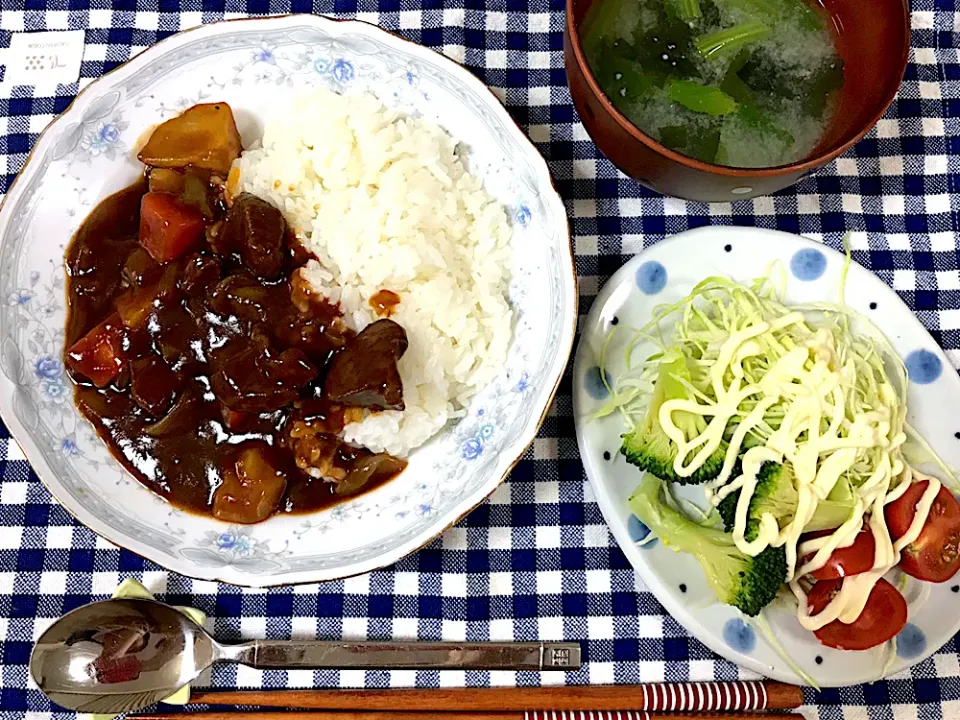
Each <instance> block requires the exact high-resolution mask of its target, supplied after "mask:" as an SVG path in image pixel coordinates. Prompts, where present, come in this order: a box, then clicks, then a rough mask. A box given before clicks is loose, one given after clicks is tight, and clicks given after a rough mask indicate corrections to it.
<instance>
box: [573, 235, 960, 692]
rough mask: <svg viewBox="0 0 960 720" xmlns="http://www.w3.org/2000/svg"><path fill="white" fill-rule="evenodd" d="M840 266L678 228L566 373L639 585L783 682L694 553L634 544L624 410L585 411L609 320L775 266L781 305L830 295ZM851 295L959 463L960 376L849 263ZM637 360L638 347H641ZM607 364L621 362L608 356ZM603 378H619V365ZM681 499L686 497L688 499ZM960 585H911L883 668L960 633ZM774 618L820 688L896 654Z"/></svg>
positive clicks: (642, 530)
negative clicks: (706, 283) (842, 644)
mask: <svg viewBox="0 0 960 720" xmlns="http://www.w3.org/2000/svg"><path fill="white" fill-rule="evenodd" d="M843 264H844V257H843V256H842V255H841V254H840V253H838V252H836V251H835V250H832V249H830V248H828V247H825V246H823V245H821V244H819V243H816V242H814V241H812V240H808V239H806V238H802V237H798V236H795V235H790V234H787V233H782V232H776V231H772V230H760V229H752V228H751V229H744V228H734V227H710V228H701V229H697V230H691V231H689V232H684V233H681V234H679V235H677V236H675V237H673V238H671V239H669V240H666V241H664V242H661V243H657V244H656V245H654V246H652V247H650V248H647V249H646V250H644V251H643V252H641V253H640V254H639V255H637V256H636V257H634V258H633V259H631V260H630V261H629V262H628V263H627V264H626V265H624V266H623V267H622V268H621V269H620V270H618V271H617V273H616V274H615V275H614V276H613V277H612V278H610V281H609V282H608V283H607V284H606V286H605V287H604V288H603V289H602V290H601V292H600V294H599V295H598V296H597V299H596V301H595V303H594V305H593V308H592V309H591V312H590V315H589V316H588V317H587V319H586V322H585V323H584V324H583V325H582V327H581V331H582V335H581V339H580V344H579V347H578V349H577V355H576V361H575V364H574V371H573V372H574V394H573V406H574V416H575V419H576V427H577V442H578V443H579V447H580V454H581V456H582V458H583V463H584V467H585V469H586V473H587V477H588V478H589V480H590V484H591V485H592V486H593V490H594V492H595V494H596V497H597V502H598V503H599V504H600V509H601V510H602V511H603V516H604V518H605V519H606V521H607V523H608V524H609V525H610V527H611V528H612V530H613V534H614V536H615V537H616V539H617V542H618V543H619V544H620V547H621V548H622V549H623V551H624V553H625V554H626V556H627V558H628V559H629V560H630V562H631V564H632V565H633V566H634V568H636V570H637V572H638V573H639V574H640V576H641V578H642V579H643V581H644V583H645V584H646V585H647V587H648V588H650V590H651V591H652V592H653V594H654V595H656V597H657V599H658V600H659V601H660V602H661V603H662V604H663V606H664V607H665V608H666V609H667V611H668V612H669V613H670V614H671V615H673V616H674V617H675V618H676V619H677V621H678V622H680V624H682V625H683V626H684V627H685V628H686V629H687V630H688V631H689V632H690V633H691V634H693V635H694V636H696V637H697V639H699V640H700V641H701V642H703V643H704V644H705V645H707V646H708V647H709V648H710V649H712V650H713V651H714V652H716V653H718V654H719V655H722V656H723V657H725V658H727V659H728V660H731V661H733V662H735V663H738V664H740V665H742V666H744V667H746V668H749V669H751V670H754V671H756V672H758V673H761V674H763V675H767V676H769V677H772V678H775V679H778V680H783V681H786V682H794V683H800V682H802V680H801V678H800V677H799V676H798V674H797V673H796V672H794V670H793V669H792V668H791V666H790V664H789V663H788V662H787V661H786V660H785V659H784V658H783V657H782V656H781V655H780V654H778V652H777V651H776V650H775V649H774V648H773V647H772V646H771V645H770V643H769V642H768V641H767V640H766V639H765V637H764V635H763V633H762V632H760V631H759V630H758V629H757V628H756V627H755V626H754V625H753V624H752V623H750V622H745V620H747V619H746V618H744V616H742V615H741V614H740V613H739V611H737V610H736V609H734V608H732V607H729V606H727V605H722V604H720V603H719V602H717V601H716V598H715V596H714V594H713V591H712V590H711V589H710V588H709V586H708V585H707V583H706V579H705V577H704V574H703V572H702V570H701V569H700V566H699V565H698V564H697V562H696V560H695V559H694V558H693V557H691V556H690V555H687V554H684V553H675V552H673V551H672V550H671V549H668V548H666V547H664V545H663V543H662V542H659V541H656V540H655V541H653V542H651V543H648V544H643V545H638V541H639V540H641V539H643V538H645V537H646V535H647V534H648V533H649V529H648V528H646V527H645V526H644V525H643V524H642V523H640V522H639V520H638V519H637V518H636V517H635V516H633V515H632V514H631V512H630V510H629V508H628V506H627V499H628V498H629V497H630V495H631V494H632V493H633V491H634V490H635V489H636V487H637V485H638V484H639V483H640V480H641V478H642V473H641V472H640V471H638V470H637V468H635V467H633V466H632V465H629V464H627V462H626V460H625V459H624V458H623V456H622V455H620V453H619V449H620V435H621V433H623V432H624V430H625V428H626V426H625V423H624V422H623V420H622V419H621V418H620V416H619V414H614V415H611V416H608V417H605V418H603V419H602V420H591V419H589V416H590V415H591V414H593V413H594V412H595V411H596V410H597V408H599V407H600V406H601V405H602V404H603V402H604V401H605V400H606V390H605V388H604V386H603V383H602V382H601V381H600V375H599V365H598V363H599V356H600V349H601V346H602V344H603V341H604V339H605V338H606V337H607V335H608V333H609V332H610V330H611V328H612V327H613V326H614V325H616V324H619V325H621V326H626V327H641V326H642V325H644V324H646V323H647V322H648V321H649V320H650V317H651V313H652V311H653V308H654V307H655V306H657V305H660V304H667V303H673V302H676V301H678V300H681V299H682V298H683V297H685V296H686V295H687V293H689V291H690V290H691V289H692V288H693V286H694V285H695V284H696V283H698V282H699V281H701V280H703V279H704V278H706V277H708V276H710V275H724V276H728V277H731V278H733V279H734V280H737V281H740V282H747V281H750V280H753V279H754V278H757V277H763V276H765V275H766V274H767V273H768V272H769V270H770V268H771V266H774V267H779V268H780V271H782V272H784V273H786V276H787V286H786V301H787V303H788V304H789V303H803V302H814V301H836V300H837V298H838V292H839V288H840V276H841V271H842V269H843ZM846 302H847V304H848V305H849V306H850V307H852V308H853V309H855V310H857V311H859V312H861V313H862V314H863V315H865V316H866V317H868V318H869V319H870V320H872V321H873V322H874V323H876V325H877V327H879V329H880V330H881V331H882V332H883V333H884V334H885V335H886V336H887V338H888V339H889V340H890V342H891V343H892V344H893V347H894V349H895V350H896V352H897V353H899V354H900V355H901V357H903V358H904V360H905V362H906V365H907V369H908V373H909V375H910V382H909V387H908V390H907V396H908V401H907V402H908V414H907V419H908V422H910V423H911V424H912V425H913V426H914V427H915V428H917V429H918V430H919V431H920V433H921V434H922V435H923V437H924V438H926V440H927V441H928V442H929V443H930V444H931V445H932V446H933V448H934V449H935V450H936V451H937V452H938V453H939V454H940V456H941V457H942V458H943V459H944V461H945V462H946V463H947V465H949V466H950V467H960V441H958V440H957V438H956V437H954V433H956V432H958V431H960V415H958V414H957V411H956V409H957V408H958V407H960V379H958V376H957V373H956V372H955V371H954V370H953V368H952V367H951V366H950V363H949V361H948V360H947V358H946V356H945V355H944V353H943V351H942V350H941V349H940V348H939V347H938V346H937V344H936V342H934V340H933V338H931V337H930V335H929V333H927V331H926V330H925V329H924V328H923V326H922V325H921V324H920V323H919V322H918V320H917V319H916V318H915V317H914V315H913V313H912V312H911V311H910V309H909V308H907V306H906V305H904V304H903V302H902V301H901V300H900V299H899V298H898V297H897V295H896V294H895V293H894V292H893V291H892V290H891V289H890V288H889V287H887V285H885V284H884V283H883V282H882V281H881V280H880V279H879V278H877V277H876V276H874V275H873V274H872V273H870V272H869V271H868V270H866V269H864V268H863V267H861V266H859V265H857V264H856V263H854V264H853V265H852V266H851V267H850V270H849V274H848V276H847V280H846ZM854 329H856V327H854ZM651 347H652V346H651ZM636 356H637V357H644V356H645V354H644V353H643V352H642V350H638V351H637V355H636ZM608 362H613V363H616V362H617V359H616V358H614V357H611V358H608ZM620 362H621V364H622V360H620ZM610 375H611V376H615V375H616V368H615V367H614V369H613V372H611V373H610ZM931 472H933V474H938V473H937V472H936V471H935V470H933V469H931ZM940 474H941V475H942V473H940ZM684 492H685V493H697V492H699V499H700V501H701V504H702V501H703V495H702V490H698V489H697V488H685V489H684ZM688 497H690V498H691V499H693V498H694V497H695V494H690V495H688ZM958 583H960V577H956V578H954V579H953V580H952V581H949V582H947V583H942V584H939V585H932V584H929V583H919V582H916V581H912V582H911V583H910V584H909V585H908V590H907V591H906V599H907V602H908V607H909V619H908V624H907V626H906V628H905V629H904V630H903V632H901V633H900V635H899V636H898V638H897V643H896V654H895V656H894V657H893V658H892V662H891V663H890V664H889V667H888V668H887V669H886V671H887V674H895V673H897V672H899V671H901V670H904V669H906V668H908V667H910V666H911V665H913V664H915V663H917V662H919V661H920V660H922V659H924V658H926V657H927V656H928V655H930V654H931V653H934V652H936V651H937V650H938V649H939V648H940V647H941V646H942V645H943V644H944V643H946V642H947V641H948V640H949V639H950V638H951V637H953V635H954V634H955V633H956V632H957V631H958V629H960V613H958V612H957V607H958V601H960V585H958ZM771 607H772V606H771ZM769 616H770V624H771V627H772V630H773V633H774V635H775V636H776V637H777V638H778V639H779V640H780V642H781V643H782V645H783V649H784V650H785V652H786V653H787V654H788V655H789V657H790V658H792V660H793V661H794V662H795V663H796V664H797V665H798V666H799V667H800V668H801V669H802V670H803V672H805V673H806V674H808V675H809V676H810V677H812V678H813V679H814V680H815V681H816V682H817V683H818V684H819V685H821V686H840V685H853V684H858V683H863V682H870V681H873V680H876V679H878V678H879V677H881V676H882V675H883V674H884V670H885V665H886V664H887V661H888V660H890V658H891V655H890V653H891V652H892V646H886V647H884V648H878V649H874V650H871V651H865V652H850V651H842V650H832V649H830V648H827V647H824V646H822V645H820V643H819V642H817V640H816V638H815V637H814V636H813V634H812V633H810V632H808V631H806V630H804V629H803V628H801V626H800V624H799V622H797V620H796V617H795V616H794V614H793V613H792V612H790V611H788V610H786V609H774V610H772V612H770V613H769Z"/></svg>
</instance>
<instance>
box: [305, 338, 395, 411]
mask: <svg viewBox="0 0 960 720" xmlns="http://www.w3.org/2000/svg"><path fill="white" fill-rule="evenodd" d="M406 350H407V333H406V332H405V331H404V329H403V328H402V327H400V326H399V325H397V324H396V323H395V322H393V320H377V321H376V322H375V323H371V324H370V325H368V326H367V327H365V328H364V329H363V331H361V332H360V334H359V335H357V336H356V337H355V338H353V340H351V341H350V342H348V343H347V346H346V347H345V348H344V349H343V350H341V351H340V352H339V353H337V355H335V356H334V358H333V361H332V362H331V363H330V370H329V371H328V372H327V378H326V380H325V381H324V384H323V390H324V393H325V394H326V396H327V398H328V399H329V400H330V401H331V402H335V403H341V404H343V405H349V406H350V407H362V408H368V409H370V410H403V384H402V383H401V381H400V372H399V371H398V370H397V361H398V360H399V359H400V358H401V357H402V356H403V353H405V352H406Z"/></svg>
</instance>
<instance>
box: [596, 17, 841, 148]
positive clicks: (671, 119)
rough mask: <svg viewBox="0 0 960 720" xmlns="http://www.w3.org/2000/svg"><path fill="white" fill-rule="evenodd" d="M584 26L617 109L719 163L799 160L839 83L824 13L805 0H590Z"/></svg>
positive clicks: (668, 141)
mask: <svg viewBox="0 0 960 720" xmlns="http://www.w3.org/2000/svg"><path fill="white" fill-rule="evenodd" d="M582 36H583V47H584V51H585V53H586V56H587V61H588V62H589V63H590V68H591V70H592V71H593V74H594V76H595V77H596V78H597V81H598V83H599V84H600V87H601V89H602V90H603V92H604V93H605V94H606V95H607V97H609V98H610V100H611V101H612V102H613V104H614V105H615V106H616V107H617V109H618V110H620V112H622V113H623V114H624V115H626V116H627V117H628V118H629V119H630V121H631V122H633V123H634V124H635V125H636V126H637V127H638V128H640V129H641V130H642V131H643V132H645V133H647V134H648V135H651V136H652V137H654V138H655V139H656V140H657V141H659V142H660V143H662V144H663V145H666V146H667V147H669V148H671V149H673V150H676V151H677V152H680V153H683V154H684V155H687V156H689V157H692V158H695V159H697V160H701V161H703V162H708V163H716V164H718V165H730V166H733V167H773V166H776V165H786V164H789V163H792V162H796V161H798V160H802V159H803V158H805V157H806V156H807V155H809V154H810V152H811V151H812V150H813V148H814V147H815V146H816V145H817V143H818V142H819V141H820V139H821V137H822V136H823V134H824V131H825V130H826V128H827V126H828V124H829V123H830V120H831V119H832V116H833V111H834V109H835V106H836V101H835V100H836V95H837V93H836V90H838V89H839V88H840V87H841V86H842V85H843V61H842V60H841V59H840V57H839V56H838V55H837V52H836V49H835V47H834V36H833V34H832V32H831V29H830V27H829V22H828V18H827V17H826V15H825V14H822V12H821V11H820V10H818V9H816V8H815V7H814V6H812V5H810V4H808V2H807V0H595V2H594V4H593V6H592V7H591V8H590V11H589V12H588V13H587V17H586V19H585V21H584V24H583V29H582Z"/></svg>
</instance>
